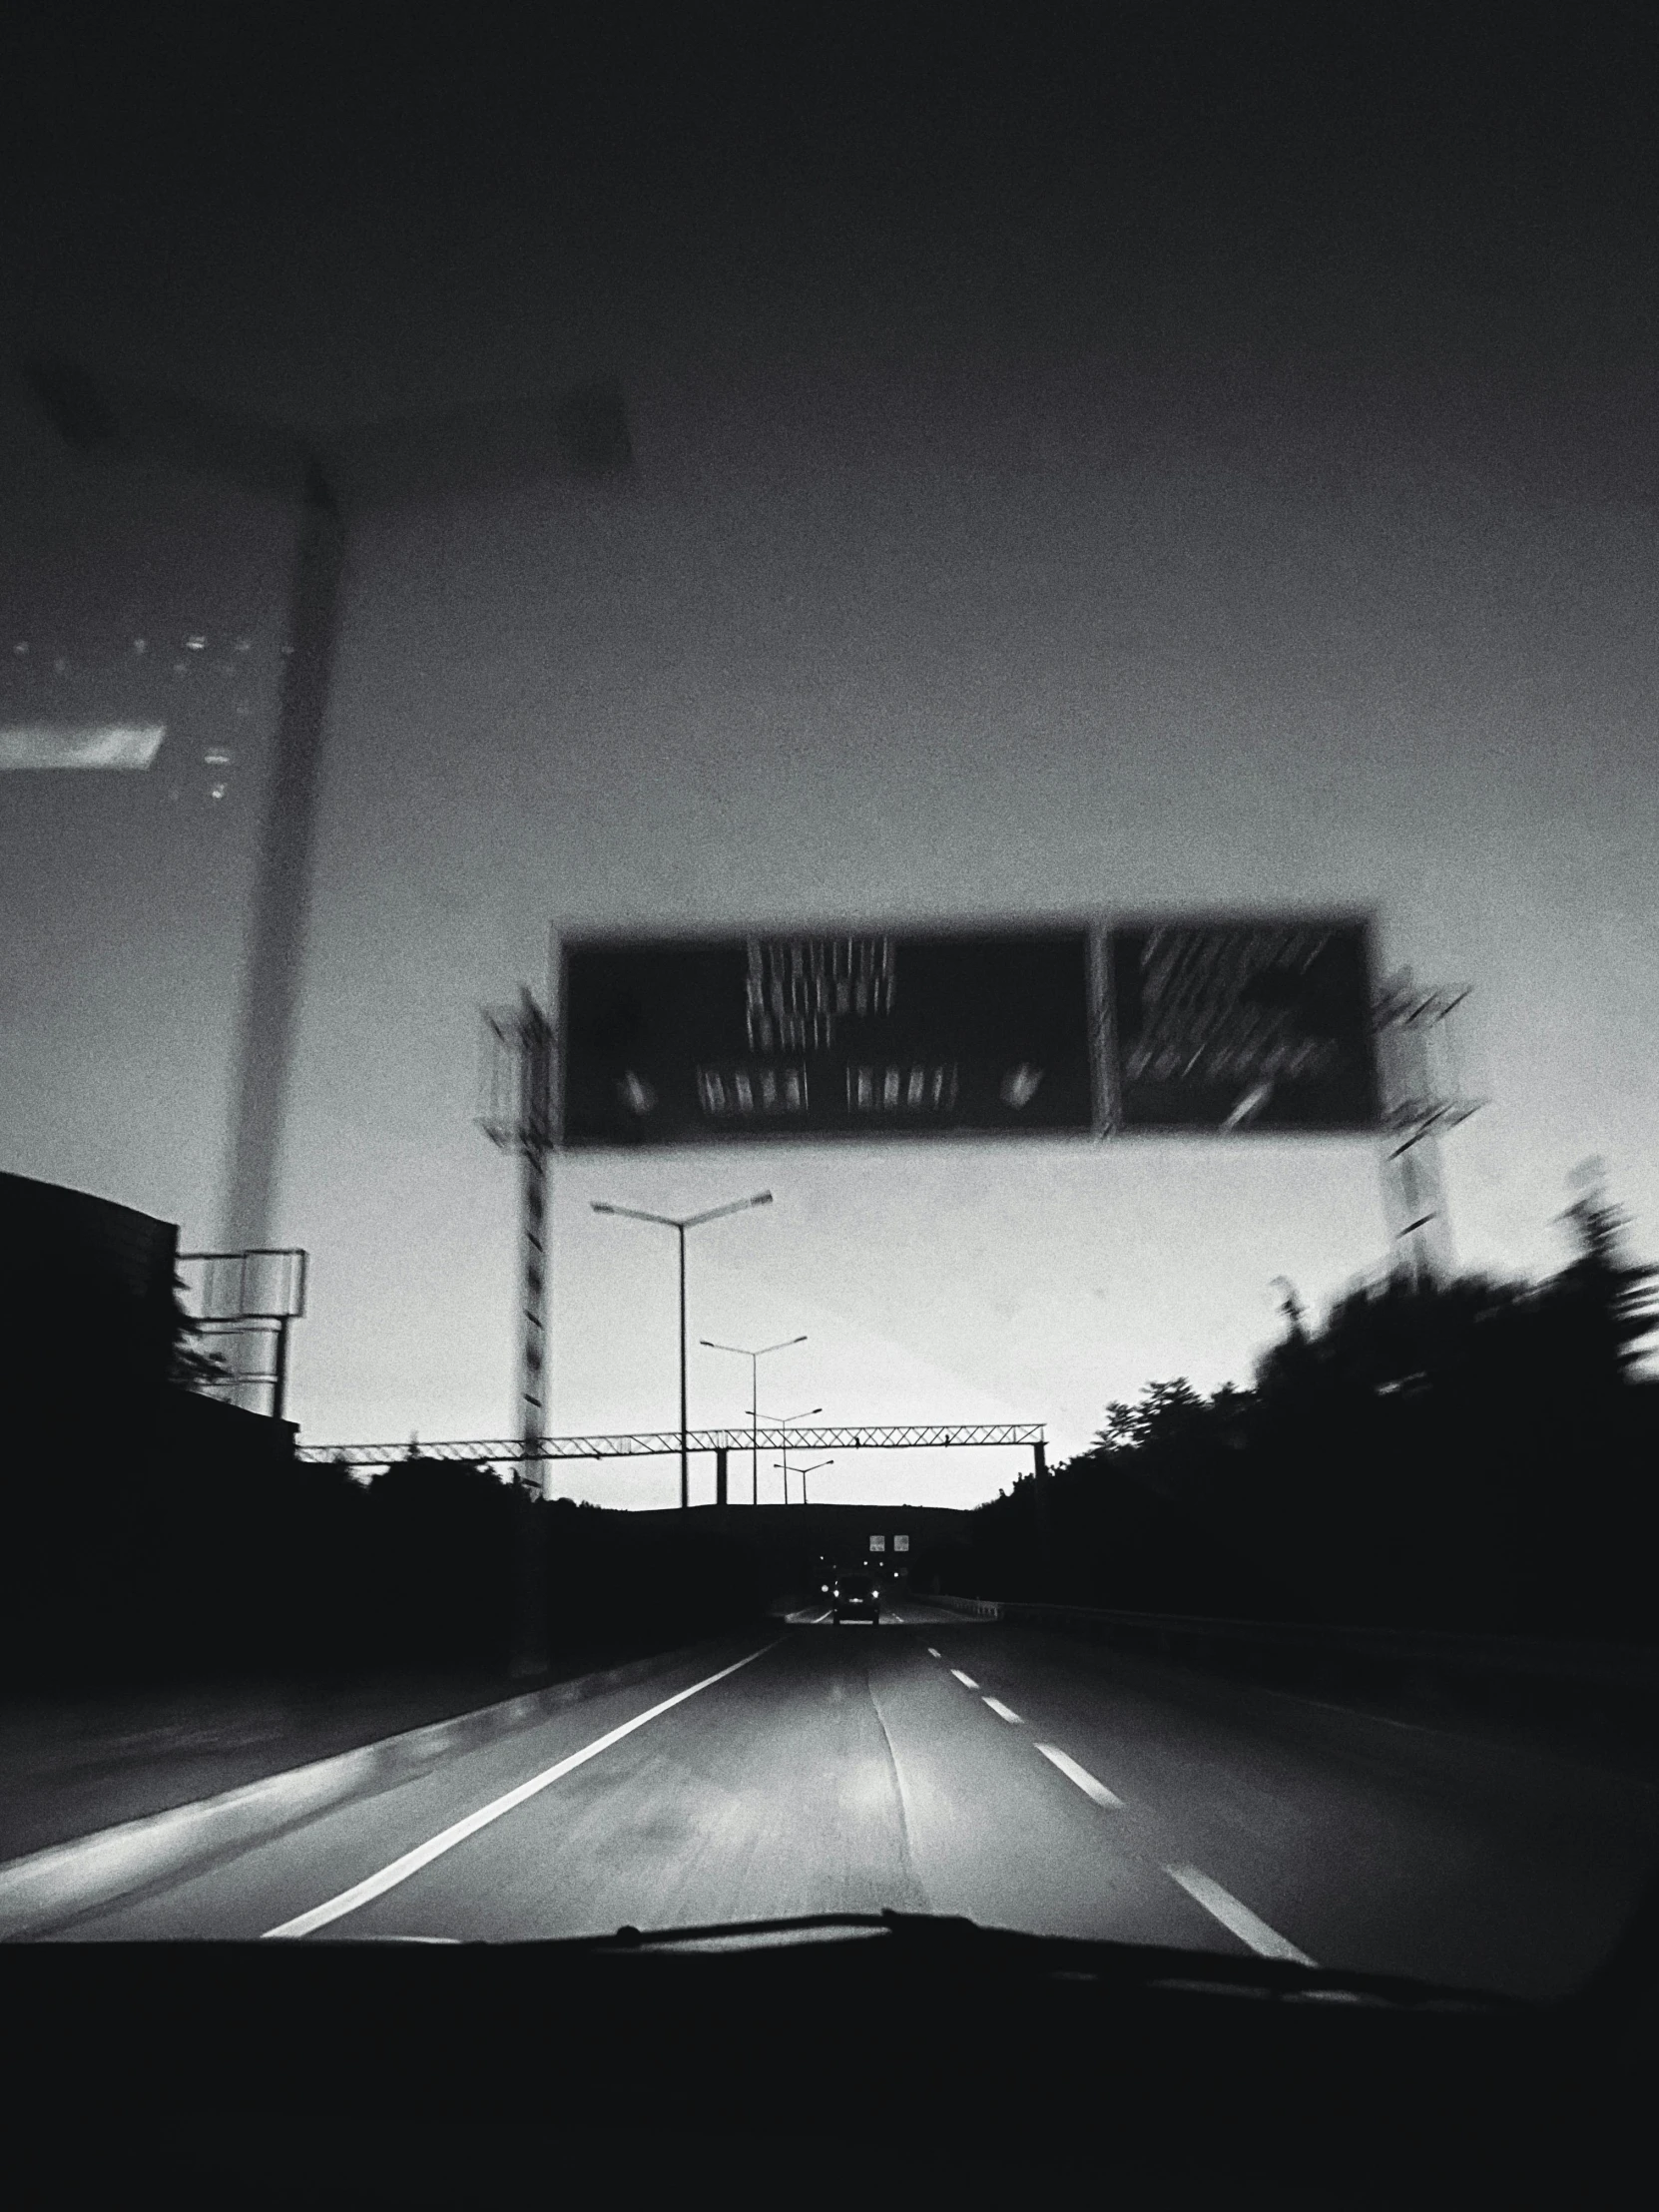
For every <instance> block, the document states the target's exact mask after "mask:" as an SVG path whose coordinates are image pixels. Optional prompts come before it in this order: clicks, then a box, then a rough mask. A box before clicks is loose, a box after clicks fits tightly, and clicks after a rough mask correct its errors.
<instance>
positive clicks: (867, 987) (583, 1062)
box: [560, 928, 1096, 1150]
mask: <svg viewBox="0 0 1659 2212" xmlns="http://www.w3.org/2000/svg"><path fill="white" fill-rule="evenodd" d="M562 968H563V974H562V1008H563V1022H562V1027H563V1038H564V1050H563V1052H562V1054H561V1056H560V1058H561V1127H562V1141H563V1143H564V1144H565V1145H566V1146H567V1147H569V1148H571V1149H573V1150H576V1149H583V1148H594V1147H618V1146H629V1147H644V1146H653V1145H680V1144H691V1143H704V1142H719V1141H721V1140H723V1139H733V1138H740V1139H741V1138H755V1137H825V1136H840V1137H858V1136H865V1137H893V1136H914V1137H928V1136H944V1135H949V1134H952V1133H956V1132H960V1133H976V1134H983V1135H998V1134H1001V1135H1017V1134H1019V1133H1021V1132H1026V1131H1029V1132H1031V1133H1033V1134H1046V1135H1053V1134H1056V1133H1063V1132H1068V1131H1070V1132H1087V1131H1089V1130H1091V1129H1093V1128H1094V1127H1095V1126H1096V1105H1095V1096H1094V1089H1095V1086H1094V1081H1093V1072H1092V1060H1091V1051H1090V1037H1091V1013H1090V987H1089V936H1088V931H1087V930H1086V929H1083V928H1035V929H1029V930H1009V931H1002V932H995V933H993V932H989V931H985V932H965V931H964V932H962V933H959V934H944V933H929V934H922V933H917V934H915V935H903V934H894V933H889V932H881V931H858V930H846V931H835V930H803V931H800V932H787V933H768V934H764V935H761V934H757V935H754V936H748V937H729V938H724V939H687V938H678V939H651V940H641V939H630V940H619V939H614V938H613V939H604V940H601V939H577V940H567V941H566V942H565V944H564V945H563V947H562Z"/></svg>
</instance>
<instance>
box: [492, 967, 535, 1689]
mask: <svg viewBox="0 0 1659 2212" xmlns="http://www.w3.org/2000/svg"><path fill="white" fill-rule="evenodd" d="M484 1019H485V1040H486V1044H487V1047H488V1050H489V1063H488V1068H489V1072H488V1088H487V1095H486V1105H485V1111H484V1113H483V1114H482V1115H481V1116H480V1117H479V1119H480V1122H481V1124H482V1127H483V1129H484V1133H485V1134H486V1136H488V1138H489V1140H490V1142H491V1143H492V1144H494V1145H496V1146H497V1147H499V1149H500V1150H502V1151H504V1152H510V1153H513V1154H515V1155H516V1156H517V1158H518V1162H519V1331H518V1353H519V1357H518V1406H519V1434H518V1442H519V1449H518V1453H517V1455H516V1463H517V1465H518V1466H519V1467H520V1469H521V1470H522V1472H521V1475H520V1480H521V1482H522V1485H523V1487H524V1488H525V1489H526V1490H527V1491H528V1492H529V1499H528V1500H527V1501H526V1502H527V1504H528V1503H533V1502H534V1501H535V1500H537V1499H539V1498H541V1497H542V1496H543V1495H544V1494H545V1489H546V1474H545V1470H544V1466H543V1442H544V1438H545V1436H546V1433H547V1273H548V1266H547V1263H548V1243H549V1238H548V1207H547V1201H548V1174H547V1157H548V1154H549V1153H550V1152H551V1150H552V1149H553V1137H554V1127H553V1118H552V1108H553V1027H552V1024H551V1022H549V1020H548V1018H547V1015H546V1014H545V1013H544V1012H543V1010H542V1008H541V1007H540V1006H538V1005H537V1004H536V1001H535V997H534V995H533V993H532V992H530V991H529V990H528V989H524V990H521V992H520V994H519V1002H518V1004H517V1006H514V1007H506V1008H498V1009H496V1010H495V1011H493V1012H491V1013H487V1014H486V1015H485V1017H484ZM541 1538H542V1526H541V1517H540V1516H539V1515H538V1514H535V1513H533V1512H530V1511H528V1510H527V1511H524V1512H522V1513H521V1514H520V1518H519V1528H518V1533H517V1536H516V1539H515V1545H514V1555H513V1584H514V1646H513V1661H512V1671H513V1673H514V1674H515V1675H529V1674H539V1673H540V1672H541V1671H542V1669H543V1668H544V1667H545V1666H546V1664H547V1621H546V1607H545V1603H544V1597H545V1591H544V1587H543V1580H542V1565H543V1562H542V1553H541Z"/></svg>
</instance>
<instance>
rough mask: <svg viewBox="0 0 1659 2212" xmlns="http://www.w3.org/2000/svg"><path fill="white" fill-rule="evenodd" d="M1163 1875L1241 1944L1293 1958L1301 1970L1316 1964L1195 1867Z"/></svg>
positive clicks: (1174, 1869) (1268, 1954) (1268, 1955)
mask: <svg viewBox="0 0 1659 2212" xmlns="http://www.w3.org/2000/svg"><path fill="white" fill-rule="evenodd" d="M1164 1872H1165V1874H1167V1875H1168V1876H1169V1878H1170V1880H1171V1881H1172V1882H1179V1883H1180V1885H1181V1887H1182V1889H1183V1890H1185V1891H1186V1893H1187V1895H1188V1897H1190V1898H1192V1899H1193V1900H1194V1901H1195V1902H1196V1903H1197V1904H1199V1905H1202V1906H1203V1908H1204V1910H1205V1912H1206V1913H1209V1914H1211V1915H1213V1916H1214V1918H1215V1919H1216V1920H1218V1921H1220V1923H1221V1925H1222V1927H1223V1928H1225V1929H1226V1930H1227V1931H1228V1932H1229V1934H1231V1935H1234V1936H1237V1937H1238V1938H1239V1940H1240V1942H1241V1943H1248V1944H1249V1945H1250V1947H1251V1949H1252V1950H1254V1951H1259V1952H1260V1953H1261V1955H1262V1956H1263V1957H1264V1958H1290V1959H1293V1960H1294V1961H1295V1962H1296V1964H1297V1965H1299V1966H1311V1965H1313V1964H1314V1963H1315V1961H1314V1960H1313V1959H1312V1958H1310V1957H1309V1955H1308V1953H1307V1952H1306V1951H1305V1950H1298V1949H1297V1947H1296V1945H1295V1943H1292V1942H1287V1941H1286V1939H1285V1937H1284V1936H1281V1935H1280V1934H1279V1932H1278V1931H1277V1929H1272V1928H1269V1926H1268V1924H1267V1922H1266V1921H1259V1920H1258V1919H1257V1918H1256V1916H1255V1914H1254V1913H1253V1912H1252V1911H1251V1910H1250V1908H1249V1906H1248V1905H1241V1904H1240V1903H1239V1901H1238V1899H1237V1898H1236V1897H1234V1896H1233V1894H1232V1893H1231V1891H1228V1890H1224V1889H1223V1888H1222V1886H1221V1884H1220V1883H1219V1882H1212V1881H1211V1880H1210V1877H1209V1876H1208V1875H1207V1874H1200V1873H1199V1871H1198V1869H1197V1868H1196V1867H1166V1868H1165V1869H1164Z"/></svg>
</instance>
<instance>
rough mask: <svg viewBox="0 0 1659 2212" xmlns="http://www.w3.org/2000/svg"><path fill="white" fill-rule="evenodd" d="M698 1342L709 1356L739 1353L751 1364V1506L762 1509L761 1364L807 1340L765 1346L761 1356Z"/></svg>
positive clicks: (705, 1339)
mask: <svg viewBox="0 0 1659 2212" xmlns="http://www.w3.org/2000/svg"><path fill="white" fill-rule="evenodd" d="M697 1341H698V1343H699V1344H700V1345H702V1346H703V1347H704V1349H705V1350H706V1351H708V1352H736V1353H739V1354H741V1356H742V1357H743V1358H744V1359H745V1360H747V1361H748V1362H749V1482H750V1493H751V1494H750V1500H749V1502H750V1503H751V1505H759V1504H760V1502H761V1439H760V1432H759V1431H760V1419H761V1416H760V1413H759V1411H758V1410H757V1408H758V1407H759V1405H760V1402H761V1383H760V1376H761V1362H762V1361H763V1360H764V1359H765V1358H766V1356H767V1354H768V1353H769V1352H787V1351H788V1350H789V1348H790V1347H791V1345H804V1344H805V1343H806V1342H807V1339H806V1337H805V1335H802V1336H800V1337H786V1338H785V1339H784V1341H783V1343H782V1344H776V1345H762V1347H761V1349H760V1350H759V1352H752V1351H751V1350H750V1348H749V1347H748V1345H719V1344H716V1343H715V1341H714V1339H713V1338H712V1337H699V1338H698V1340H697Z"/></svg>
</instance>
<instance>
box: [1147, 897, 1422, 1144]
mask: <svg viewBox="0 0 1659 2212" xmlns="http://www.w3.org/2000/svg"><path fill="white" fill-rule="evenodd" d="M1107 973H1108V982H1109V988H1110V992H1111V1002H1112V1016H1113V1037H1114V1055H1113V1056H1114V1069H1113V1073H1114V1076H1115V1080H1116V1089H1117V1104H1118V1116H1117V1118H1118V1124H1119V1126H1120V1127H1121V1128H1123V1129H1126V1130H1135V1129H1147V1130H1189V1131H1204V1130H1207V1131H1211V1132H1213V1133H1215V1134H1218V1135H1221V1134H1232V1133H1233V1132H1235V1131H1248V1130H1256V1131H1261V1132H1264V1133H1272V1132H1275V1131H1278V1132H1282V1133H1283V1132H1290V1131H1303V1132H1307V1131H1317V1130H1324V1131H1332V1132H1336V1131H1354V1132H1360V1131H1369V1130H1375V1129H1376V1128H1377V1127H1378V1126H1379V1123H1380V1106H1381V1101H1380V1087H1379V1083H1378V1072H1377V1038H1376V1018H1375V1014H1374V1011H1373V1009H1374V1004H1375V999H1374V992H1373V983H1372V959H1371V936H1370V930H1369V927H1368V925H1367V924H1366V923H1365V922H1364V921H1357V920H1354V919H1353V918H1352V917H1341V918H1333V919H1322V918H1321V917H1319V916H1317V915H1295V916H1287V917H1285V918H1284V919H1259V920H1258V919H1252V920H1242V921H1209V920H1204V919H1201V918H1196V919H1192V920H1184V919H1178V920H1173V921H1160V922H1148V923H1138V924H1135V925H1133V926H1122V927H1114V928H1112V929H1111V930H1110V931H1109V932H1108V957H1107Z"/></svg>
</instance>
